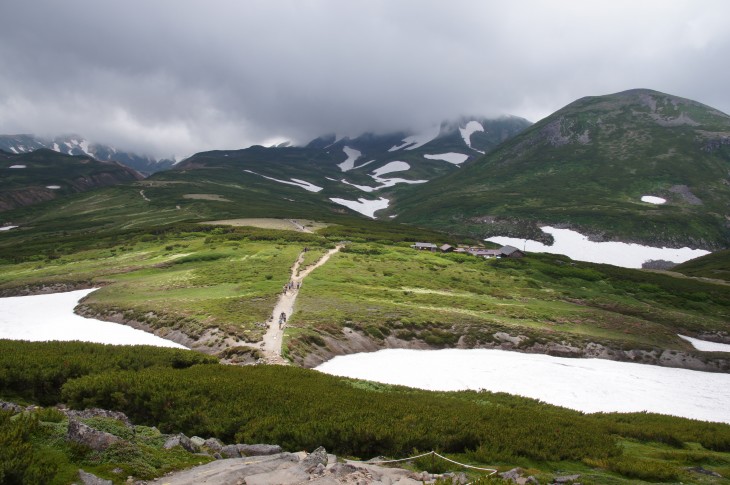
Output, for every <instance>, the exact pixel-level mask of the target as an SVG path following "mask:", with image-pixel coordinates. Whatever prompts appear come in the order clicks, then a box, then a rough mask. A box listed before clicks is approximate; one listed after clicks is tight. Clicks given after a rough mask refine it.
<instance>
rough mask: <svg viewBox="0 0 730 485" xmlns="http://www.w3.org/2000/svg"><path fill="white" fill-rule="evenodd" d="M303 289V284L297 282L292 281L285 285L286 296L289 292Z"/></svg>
mask: <svg viewBox="0 0 730 485" xmlns="http://www.w3.org/2000/svg"><path fill="white" fill-rule="evenodd" d="M301 287H302V282H301V281H299V282H296V281H290V282H289V283H287V284H285V285H284V294H285V295H286V293H287V291H289V290H298V289H299V288H301Z"/></svg>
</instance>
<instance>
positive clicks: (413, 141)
mask: <svg viewBox="0 0 730 485" xmlns="http://www.w3.org/2000/svg"><path fill="white" fill-rule="evenodd" d="M440 132H441V127H440V126H438V125H436V126H433V127H431V128H430V129H428V130H427V131H424V132H422V133H418V134H415V135H411V136H408V137H406V138H403V140H402V143H401V144H400V145H394V146H392V147H390V148H389V149H388V151H389V152H394V151H397V150H402V149H406V150H415V149H416V148H419V147H422V146H423V145H425V144H426V143H428V142H430V141H431V140H434V139H435V138H436V137H437V136H439V133H440Z"/></svg>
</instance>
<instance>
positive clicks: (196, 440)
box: [190, 436, 205, 448]
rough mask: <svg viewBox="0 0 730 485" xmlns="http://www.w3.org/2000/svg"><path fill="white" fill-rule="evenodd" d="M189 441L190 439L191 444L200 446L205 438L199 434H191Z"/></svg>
mask: <svg viewBox="0 0 730 485" xmlns="http://www.w3.org/2000/svg"><path fill="white" fill-rule="evenodd" d="M190 441H192V442H193V444H194V445H195V446H197V447H198V448H200V447H201V446H203V445H204V444H205V440H204V439H203V438H201V437H200V436H193V437H192V438H190Z"/></svg>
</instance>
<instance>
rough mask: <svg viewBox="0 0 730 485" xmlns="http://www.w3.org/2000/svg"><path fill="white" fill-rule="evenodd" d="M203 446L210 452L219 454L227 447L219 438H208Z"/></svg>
mask: <svg viewBox="0 0 730 485" xmlns="http://www.w3.org/2000/svg"><path fill="white" fill-rule="evenodd" d="M203 446H205V447H206V448H208V449H209V450H210V451H216V452H219V453H220V451H221V449H222V448H223V446H225V445H224V444H223V442H222V441H221V440H219V439H218V438H208V439H207V440H205V441H204V442H203Z"/></svg>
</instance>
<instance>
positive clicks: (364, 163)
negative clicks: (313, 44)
mask: <svg viewBox="0 0 730 485" xmlns="http://www.w3.org/2000/svg"><path fill="white" fill-rule="evenodd" d="M469 123H478V124H479V126H480V127H481V130H475V131H474V133H472V135H471V137H470V144H469V145H467V143H466V142H465V140H464V137H463V136H462V134H461V131H460V129H463V128H465V127H466V126H467V125H468V124H469ZM528 125H529V122H527V121H526V120H523V119H521V118H515V117H504V118H499V119H495V120H488V119H473V118H464V119H463V120H457V121H453V122H449V123H443V124H442V125H441V126H440V128H439V129H438V130H436V131H434V132H433V133H431V136H430V137H425V138H420V139H419V140H420V141H419V142H409V140H411V138H412V136H411V135H409V134H407V133H394V134H390V135H373V134H365V135H362V136H359V137H357V138H354V139H350V138H343V139H340V140H336V139H335V137H334V136H331V137H322V138H318V139H316V140H314V141H312V142H311V143H310V144H308V145H307V146H305V147H289V146H276V147H268V148H267V147H262V146H253V147H250V148H246V149H242V150H226V151H209V152H203V153H198V154H196V155H194V156H192V157H190V158H188V159H187V160H185V161H182V162H180V163H179V164H178V165H176V166H175V167H174V169H173V170H168V171H164V172H158V173H155V174H153V175H152V176H151V177H149V178H147V179H145V180H140V181H135V182H134V183H132V184H127V185H122V186H116V187H113V188H108V189H105V190H101V191H95V192H93V193H88V194H83V195H76V196H71V197H66V198H63V199H60V200H56V201H53V202H48V203H46V204H42V205H40V206H37V207H33V208H27V209H20V210H17V211H14V212H13V213H12V214H10V213H8V214H6V220H8V221H12V222H13V224H15V225H19V226H21V228H30V227H44V228H45V229H46V230H52V229H57V230H59V231H73V230H78V229H83V230H90V229H91V228H95V230H99V229H101V228H107V229H113V230H117V229H119V228H122V229H128V228H140V227H152V226H159V225H161V224H168V223H173V222H179V221H203V220H212V219H231V218H241V217H275V218H309V219H312V218H314V219H319V220H331V219H333V218H335V219H340V218H342V217H345V218H353V217H357V218H362V214H363V213H366V214H367V215H374V216H375V217H377V218H380V219H386V220H387V219H388V215H389V214H390V211H389V209H387V208H386V206H387V205H388V203H389V200H390V199H393V198H394V197H395V194H396V193H397V192H398V191H399V190H402V189H403V187H406V186H409V183H412V182H414V181H426V180H432V179H435V178H438V177H441V176H443V175H445V174H448V173H452V172H457V171H460V168H459V167H458V166H457V165H456V164H454V163H450V162H447V161H444V160H439V159H429V158H426V157H425V155H441V154H444V153H450V154H459V155H461V156H462V158H463V159H466V158H469V157H476V156H480V155H481V152H483V151H488V150H490V149H492V148H494V147H495V146H496V145H497V144H498V143H499V142H500V141H501V140H504V139H507V138H509V137H511V136H514V135H515V134H516V133H518V132H519V131H521V130H523V129H524V128H525V127H526V126H528ZM37 153H41V152H37ZM8 156H27V157H29V156H33V155H31V154H26V155H8ZM55 156H57V157H58V156H60V155H58V154H55ZM348 160H350V162H348ZM393 162H399V163H397V164H395V165H392V163H393ZM386 166H388V167H390V169H393V168H395V169H397V170H394V171H390V170H389V169H387V168H385V169H384V168H383V167H386ZM378 169H380V170H381V171H382V170H384V172H382V173H381V172H375V171H376V170H378ZM417 185H419V186H423V185H424V183H419V184H417ZM49 191H50V190H49ZM333 199H337V200H333ZM368 201H370V202H373V201H377V202H378V203H379V207H381V209H380V210H378V211H377V213H373V212H370V213H368V212H367V211H366V210H365V209H363V208H362V207H365V206H367V204H368ZM358 204H360V207H358V206H357V205H358ZM352 206H354V207H355V208H356V209H359V211H358V210H354V209H352V208H351V207H352Z"/></svg>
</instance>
